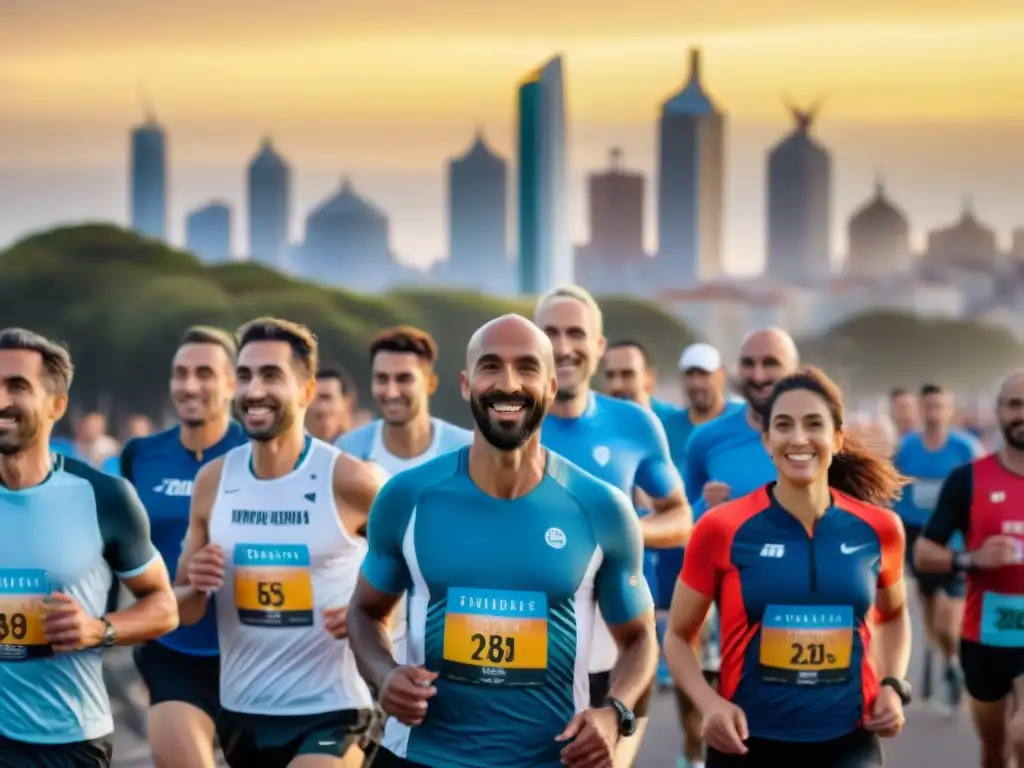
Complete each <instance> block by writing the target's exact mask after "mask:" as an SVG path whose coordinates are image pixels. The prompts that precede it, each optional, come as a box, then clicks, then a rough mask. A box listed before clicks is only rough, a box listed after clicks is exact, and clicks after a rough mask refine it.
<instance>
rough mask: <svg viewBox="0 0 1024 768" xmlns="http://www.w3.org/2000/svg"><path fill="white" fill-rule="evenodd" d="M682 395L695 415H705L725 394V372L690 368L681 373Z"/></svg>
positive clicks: (722, 370)
mask: <svg viewBox="0 0 1024 768" xmlns="http://www.w3.org/2000/svg"><path fill="white" fill-rule="evenodd" d="M683 394H685V395H686V402H688V403H689V404H690V407H691V408H693V409H694V410H695V411H697V413H707V412H708V411H710V410H711V409H712V408H713V407H714V406H715V404H716V403H717V402H718V401H719V400H721V399H722V397H723V396H724V394H725V370H724V369H722V368H720V369H718V370H717V371H705V370H703V369H701V368H690V369H688V370H686V371H683Z"/></svg>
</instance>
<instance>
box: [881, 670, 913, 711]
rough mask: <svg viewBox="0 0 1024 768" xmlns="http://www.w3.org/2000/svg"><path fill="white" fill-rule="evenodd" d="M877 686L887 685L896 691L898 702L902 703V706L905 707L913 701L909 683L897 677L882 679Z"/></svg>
mask: <svg viewBox="0 0 1024 768" xmlns="http://www.w3.org/2000/svg"><path fill="white" fill-rule="evenodd" d="M879 685H887V686H889V687H890V688H892V689H893V690H894V691H896V695H897V696H899V697H900V701H901V702H903V706H904V707H905V706H907V705H908V704H910V702H911V701H912V700H913V696H912V695H911V694H912V693H913V688H911V686H910V683H908V682H907V681H906V680H900V679H899V678H898V677H883V678H882V681H881V683H879Z"/></svg>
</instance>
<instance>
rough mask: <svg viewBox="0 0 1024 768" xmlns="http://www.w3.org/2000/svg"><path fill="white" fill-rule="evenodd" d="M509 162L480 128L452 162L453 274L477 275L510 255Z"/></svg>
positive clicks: (450, 241)
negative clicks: (487, 140) (493, 146)
mask: <svg viewBox="0 0 1024 768" xmlns="http://www.w3.org/2000/svg"><path fill="white" fill-rule="evenodd" d="M507 248H508V164H507V163H506V162H505V160H504V159H503V158H502V157H501V156H499V155H498V154H497V153H496V152H495V151H494V150H492V149H491V148H490V147H489V146H487V142H486V141H485V140H484V136H483V133H482V132H481V131H477V134H476V137H475V139H474V141H473V144H472V146H470V148H469V149H468V150H467V151H466V152H465V153H464V154H462V155H460V156H459V157H456V158H453V159H452V160H450V161H449V163H448V257H449V260H450V267H451V269H450V272H451V274H453V275H458V274H468V275H472V276H474V277H475V276H477V275H479V274H481V273H484V272H486V270H488V269H493V268H494V267H495V266H498V265H501V264H503V263H504V262H505V259H506V258H507V256H508V252H507Z"/></svg>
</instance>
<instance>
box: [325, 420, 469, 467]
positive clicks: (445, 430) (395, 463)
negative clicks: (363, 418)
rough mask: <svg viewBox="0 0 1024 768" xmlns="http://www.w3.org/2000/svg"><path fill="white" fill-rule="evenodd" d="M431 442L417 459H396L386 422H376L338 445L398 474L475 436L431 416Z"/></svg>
mask: <svg viewBox="0 0 1024 768" xmlns="http://www.w3.org/2000/svg"><path fill="white" fill-rule="evenodd" d="M430 425H431V432H432V436H433V438H432V440H431V441H430V445H429V446H428V448H427V450H425V451H424V452H423V453H421V454H420V455H418V456H409V457H404V456H395V455H394V454H393V453H391V452H390V451H389V450H388V449H387V446H385V445H384V421H383V420H382V419H377V420H376V421H373V422H370V423H369V424H366V425H364V426H362V427H359V429H354V430H352V431H351V432H346V433H345V434H344V435H342V436H341V437H339V438H338V440H337V442H336V443H335V445H336V446H337V447H338V448H340V449H341V450H343V451H345V453H350V454H352V455H353V456H356V457H357V458H360V459H363V460H364V461H372V462H374V463H375V464H378V465H379V466H380V467H382V468H383V469H384V471H385V472H387V473H388V474H390V475H397V474H398V473H399V472H404V471H405V470H407V469H412V468H413V467H418V466H419V465H420V464H422V463H424V462H425V461H430V460H431V459H434V458H437V457H438V456H441V455H443V454H446V453H450V452H451V451H456V450H458V449H459V448H462V447H464V446H467V445H469V444H470V443H472V442H473V433H472V432H470V431H469V430H468V429H463V428H462V427H457V426H455V425H454V424H449V423H448V422H447V421H444V420H443V419H437V418H433V417H431V419H430Z"/></svg>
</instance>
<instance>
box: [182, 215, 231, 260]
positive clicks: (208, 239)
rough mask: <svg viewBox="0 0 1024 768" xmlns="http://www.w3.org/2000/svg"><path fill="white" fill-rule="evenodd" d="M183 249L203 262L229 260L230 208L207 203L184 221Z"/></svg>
mask: <svg viewBox="0 0 1024 768" xmlns="http://www.w3.org/2000/svg"><path fill="white" fill-rule="evenodd" d="M185 247H186V248H187V249H188V250H189V251H191V252H192V253H194V254H196V255H197V256H199V257H200V258H201V259H203V260H204V261H210V262H216V261H229V260H230V259H231V208H230V206H228V205H227V204H226V203H209V204H208V205H204V206H203V207H202V208H197V209H195V210H194V211H192V213H190V214H189V215H188V217H187V218H186V219H185Z"/></svg>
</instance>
